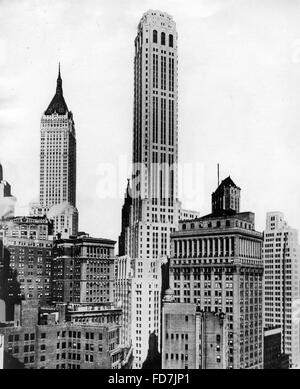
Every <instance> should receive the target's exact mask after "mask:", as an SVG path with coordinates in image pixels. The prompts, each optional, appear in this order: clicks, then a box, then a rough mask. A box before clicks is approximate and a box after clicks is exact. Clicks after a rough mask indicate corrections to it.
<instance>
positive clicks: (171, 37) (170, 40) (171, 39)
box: [169, 34, 173, 47]
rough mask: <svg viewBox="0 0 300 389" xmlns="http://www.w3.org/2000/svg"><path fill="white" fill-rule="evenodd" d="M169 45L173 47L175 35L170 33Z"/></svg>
mask: <svg viewBox="0 0 300 389" xmlns="http://www.w3.org/2000/svg"><path fill="white" fill-rule="evenodd" d="M169 47H173V35H172V34H170V35H169Z"/></svg>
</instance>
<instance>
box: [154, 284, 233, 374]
mask: <svg viewBox="0 0 300 389" xmlns="http://www.w3.org/2000/svg"><path fill="white" fill-rule="evenodd" d="M171 293H173V292H172V291H170V289H168V290H167V291H166V296H165V299H164V303H163V309H162V317H163V318H162V369H226V368H227V363H228V358H227V350H228V341H227V335H228V332H227V328H226V315H225V314H224V313H220V312H218V311H217V312H208V311H201V310H200V306H198V305H197V304H193V303H175V302H174V301H173V300H174V298H173V296H172V297H171ZM170 297H171V298H170Z"/></svg>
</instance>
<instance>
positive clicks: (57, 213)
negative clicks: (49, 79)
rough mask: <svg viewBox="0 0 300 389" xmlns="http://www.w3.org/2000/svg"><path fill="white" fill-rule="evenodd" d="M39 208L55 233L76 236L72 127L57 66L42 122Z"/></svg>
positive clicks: (74, 138) (76, 214)
mask: <svg viewBox="0 0 300 389" xmlns="http://www.w3.org/2000/svg"><path fill="white" fill-rule="evenodd" d="M39 205H40V209H39V211H40V212H42V213H48V212H49V211H50V213H51V218H52V219H53V220H54V230H55V232H56V233H61V234H62V235H63V236H68V235H72V234H76V233H77V230H78V212H77V209H76V136H75V125H74V120H73V114H72V112H71V111H70V110H69V109H68V106H67V104H66V102H65V99H64V96H63V88H62V78H61V72H60V65H59V70H58V77H57V84H56V91H55V95H54V97H53V99H52V100H51V102H50V104H49V106H48V108H47V109H46V111H45V112H44V114H43V116H42V119H41V154H40V204H39ZM35 213H39V212H35Z"/></svg>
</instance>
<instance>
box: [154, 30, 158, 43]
mask: <svg viewBox="0 0 300 389" xmlns="http://www.w3.org/2000/svg"><path fill="white" fill-rule="evenodd" d="M153 43H157V31H156V30H153Z"/></svg>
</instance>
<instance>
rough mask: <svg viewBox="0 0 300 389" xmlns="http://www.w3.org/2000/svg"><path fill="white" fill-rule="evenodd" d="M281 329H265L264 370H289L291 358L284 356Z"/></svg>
mask: <svg viewBox="0 0 300 389" xmlns="http://www.w3.org/2000/svg"><path fill="white" fill-rule="evenodd" d="M281 340H282V336H281V328H280V327H269V328H264V369H288V368H289V356H288V355H286V354H282V347H281V343H282V342H281Z"/></svg>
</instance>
